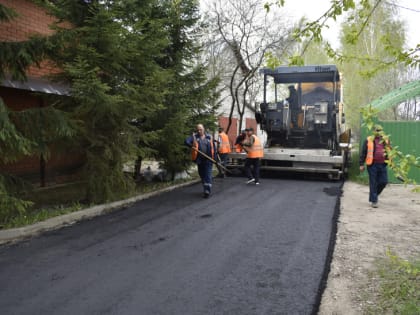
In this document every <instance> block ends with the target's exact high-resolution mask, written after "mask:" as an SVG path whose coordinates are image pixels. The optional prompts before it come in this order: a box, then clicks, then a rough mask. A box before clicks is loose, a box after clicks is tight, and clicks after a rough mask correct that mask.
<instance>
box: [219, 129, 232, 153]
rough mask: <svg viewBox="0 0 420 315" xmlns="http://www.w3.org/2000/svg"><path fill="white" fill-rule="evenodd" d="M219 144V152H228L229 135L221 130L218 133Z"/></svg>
mask: <svg viewBox="0 0 420 315" xmlns="http://www.w3.org/2000/svg"><path fill="white" fill-rule="evenodd" d="M219 137H220V140H221V141H220V144H219V153H230V143H229V137H228V135H227V134H226V133H224V132H221V133H220V134H219Z"/></svg>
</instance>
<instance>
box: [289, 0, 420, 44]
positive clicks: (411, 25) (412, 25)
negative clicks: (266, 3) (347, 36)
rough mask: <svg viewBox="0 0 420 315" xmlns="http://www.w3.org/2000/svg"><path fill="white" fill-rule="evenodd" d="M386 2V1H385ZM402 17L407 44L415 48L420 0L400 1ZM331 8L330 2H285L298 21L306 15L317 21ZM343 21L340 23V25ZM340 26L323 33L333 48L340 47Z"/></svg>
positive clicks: (419, 36)
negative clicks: (405, 25)
mask: <svg viewBox="0 0 420 315" xmlns="http://www.w3.org/2000/svg"><path fill="white" fill-rule="evenodd" d="M384 1H386V0H384ZM398 6H399V11H400V17H401V19H403V20H404V21H406V23H407V44H408V46H409V47H412V48H413V47H415V46H416V45H417V44H418V43H420V0H398ZM329 7H330V0H317V1H314V0H285V6H284V8H285V9H286V10H288V12H290V14H291V15H292V16H294V17H296V20H298V19H299V18H300V17H301V16H302V15H305V16H306V17H307V18H308V19H310V20H316V19H318V18H319V17H320V16H321V15H323V14H324V13H325V12H326V11H327V10H328V8H329ZM340 22H341V21H339V23H340ZM338 31H339V24H336V25H333V24H331V26H330V28H329V29H328V30H325V32H324V33H323V36H324V38H326V39H327V40H328V41H329V42H330V43H331V44H332V45H333V47H335V48H337V46H338Z"/></svg>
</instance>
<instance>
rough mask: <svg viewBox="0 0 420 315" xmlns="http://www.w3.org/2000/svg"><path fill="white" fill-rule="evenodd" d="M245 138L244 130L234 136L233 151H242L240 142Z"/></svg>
mask: <svg viewBox="0 0 420 315" xmlns="http://www.w3.org/2000/svg"><path fill="white" fill-rule="evenodd" d="M245 139H246V132H245V130H242V131H241V134H240V135H239V136H237V137H236V140H235V152H236V153H241V152H243V151H244V150H243V148H242V142H243V141H244V140H245Z"/></svg>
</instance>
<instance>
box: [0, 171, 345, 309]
mask: <svg viewBox="0 0 420 315" xmlns="http://www.w3.org/2000/svg"><path fill="white" fill-rule="evenodd" d="M340 194H341V183H340V182H327V181H302V180H291V179H288V180H284V179H283V180H282V179H264V178H263V179H262V180H261V185H259V186H255V185H245V184H244V178H240V177H233V178H226V179H224V180H222V179H217V180H215V183H214V192H213V195H212V196H211V197H210V198H208V199H203V198H202V197H201V188H200V185H199V184H195V185H191V186H187V187H182V188H178V189H176V190H173V191H170V192H166V193H164V194H161V195H158V196H154V197H151V198H149V199H146V200H141V201H139V202H137V203H135V204H132V205H130V206H128V207H126V208H124V209H121V210H118V211H114V212H112V213H109V214H106V215H102V216H99V217H96V218H94V219H91V220H87V221H82V222H79V223H77V224H75V225H72V226H69V227H65V228H61V229H58V230H55V231H50V232H46V233H44V234H43V235H41V236H38V237H34V238H32V239H29V240H26V241H23V242H19V243H17V244H12V245H3V246H1V247H0V283H1V290H0V310H1V313H2V314H31V315H32V314H240V315H244V314H314V313H316V311H317V310H318V306H319V300H320V294H321V291H322V288H323V284H324V278H325V272H326V271H328V265H329V255H330V254H331V250H332V248H331V243H332V242H331V240H332V238H334V235H335V231H334V229H335V225H336V215H337V211H338V210H337V209H338V203H339V196H340Z"/></svg>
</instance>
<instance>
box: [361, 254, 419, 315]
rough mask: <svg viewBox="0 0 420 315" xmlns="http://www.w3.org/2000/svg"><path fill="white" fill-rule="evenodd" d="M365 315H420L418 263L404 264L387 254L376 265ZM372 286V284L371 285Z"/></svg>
mask: <svg viewBox="0 0 420 315" xmlns="http://www.w3.org/2000/svg"><path fill="white" fill-rule="evenodd" d="M370 281H371V282H372V285H371V286H370V287H371V288H373V290H372V291H370V292H368V293H366V297H365V298H366V300H368V301H371V305H370V306H368V307H367V309H366V311H365V314H401V315H418V314H420V259H419V258H416V259H410V260H405V259H402V258H400V257H398V255H396V254H395V253H393V252H391V251H390V250H388V251H387V253H386V257H385V258H382V259H378V260H377V261H376V269H375V270H374V271H373V273H372V275H371V278H370ZM373 282H375V283H373Z"/></svg>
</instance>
